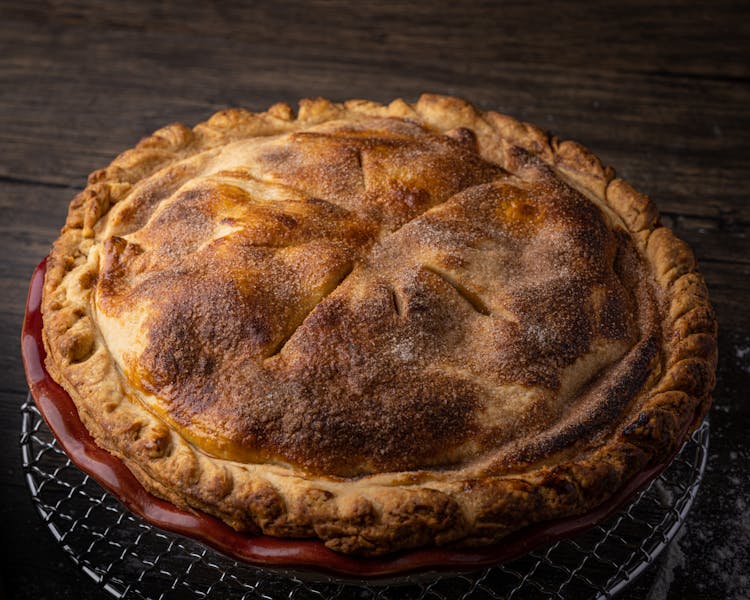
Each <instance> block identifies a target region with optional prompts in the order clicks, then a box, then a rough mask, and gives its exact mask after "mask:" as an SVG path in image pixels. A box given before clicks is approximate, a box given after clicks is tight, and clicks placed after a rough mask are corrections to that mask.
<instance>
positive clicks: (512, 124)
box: [43, 95, 716, 555]
mask: <svg viewBox="0 0 750 600" xmlns="http://www.w3.org/2000/svg"><path fill="white" fill-rule="evenodd" d="M356 115H367V116H379V117H395V118H403V119H411V120H414V121H417V122H419V123H421V124H423V125H424V126H426V127H428V128H431V129H434V130H436V131H440V132H445V131H449V130H453V129H455V128H466V129H470V130H472V131H473V132H474V134H475V135H476V137H477V143H478V144H479V146H480V147H481V148H482V151H483V154H484V156H485V157H488V158H489V159H490V160H492V161H493V162H496V163H498V164H500V165H501V166H503V167H504V168H505V169H507V170H510V171H511V172H513V170H514V169H515V168H516V167H519V168H520V166H522V163H523V162H524V161H525V160H526V159H525V158H524V157H526V156H529V155H530V156H533V157H536V158H537V159H540V160H541V161H543V163H545V164H546V165H548V167H549V168H551V169H553V170H554V171H555V172H556V173H557V174H558V176H559V177H560V178H561V179H563V180H564V181H566V182H567V183H569V184H570V185H572V186H573V187H575V188H576V189H578V190H579V191H580V192H581V193H583V194H584V195H586V196H587V197H589V198H592V199H595V200H596V201H597V202H598V203H599V205H600V206H601V207H602V208H603V209H606V210H608V211H610V212H611V214H612V215H614V216H615V218H617V219H619V221H620V222H621V223H622V224H623V226H624V227H625V228H626V229H627V230H628V231H629V233H630V235H631V237H632V239H633V240H634V243H635V246H636V248H637V250H638V253H639V254H640V255H641V257H642V258H643V259H644V261H645V263H646V264H648V265H649V268H650V275H651V277H652V279H653V284H654V287H655V290H656V296H657V300H658V304H659V308H658V310H659V315H660V319H661V340H660V341H661V343H660V349H659V353H660V354H659V357H658V360H655V361H652V362H651V365H652V368H653V372H652V373H651V375H650V377H649V379H648V380H647V382H646V384H645V385H644V386H643V388H642V391H641V393H640V395H639V396H638V400H637V402H636V403H635V404H634V405H633V406H631V408H629V409H628V412H627V414H626V415H625V417H624V419H623V420H622V422H621V424H620V425H619V426H618V427H617V428H616V430H614V432H613V433H611V434H609V435H608V437H606V438H604V439H602V440H601V443H600V444H599V445H598V447H597V448H596V449H595V450H593V451H586V452H583V453H581V454H580V455H579V456H575V452H573V453H572V454H571V452H570V451H568V452H565V453H560V454H559V456H558V455H553V456H552V457H550V459H549V460H547V461H544V462H543V463H540V464H536V465H532V466H531V467H530V468H529V469H528V470H526V471H522V472H516V473H513V474H512V475H490V474H486V476H483V477H476V476H472V477H471V478H467V477H465V476H464V477H462V473H461V470H460V469H459V470H456V471H455V475H454V476H453V477H451V478H447V479H446V477H445V476H441V477H440V478H439V481H438V480H435V481H432V480H431V478H430V475H429V472H427V473H424V472H420V473H419V476H418V477H417V476H414V477H412V475H410V474H409V473H394V474H392V475H393V476H392V477H390V479H389V478H388V477H384V476H383V475H382V474H381V475H378V476H373V477H372V478H370V477H360V478H356V479H351V480H347V479H346V478H326V477H322V476H321V477H315V476H310V475H306V474H305V473H304V472H301V471H299V472H298V471H295V470H293V469H284V468H281V467H278V466H264V465H262V464H261V465H253V464H247V465H245V464H239V463H234V462H231V461H225V460H221V459H217V458H211V457H209V456H208V455H206V454H204V453H202V452H200V451H198V450H197V449H196V448H194V447H193V446H192V445H191V444H190V443H188V442H187V441H186V440H185V439H183V438H182V437H181V436H180V435H179V434H178V433H176V432H175V431H172V430H170V428H169V427H167V426H166V425H165V424H164V423H163V422H162V421H161V420H160V419H159V418H157V417H156V416H154V415H153V414H152V413H150V412H149V411H147V410H146V409H145V408H144V407H143V406H142V405H141V404H140V403H138V402H136V401H133V400H131V399H129V396H128V395H127V394H126V390H124V389H123V385H122V383H121V378H120V377H121V375H120V373H119V372H118V368H117V367H116V365H115V364H114V361H113V360H112V358H111V356H110V354H109V352H108V350H107V348H106V346H105V344H104V342H103V339H102V337H101V335H100V333H99V332H98V330H97V327H96V324H95V320H94V318H93V315H92V302H91V294H92V288H93V286H94V285H95V279H96V275H97V271H96V265H94V264H92V261H91V260H90V258H89V250H90V249H91V247H92V245H93V244H94V243H95V240H96V235H97V226H98V224H99V223H100V220H101V218H102V217H103V216H104V215H105V214H107V212H108V211H109V210H110V209H111V208H112V207H113V206H115V205H116V204H117V203H118V202H119V201H120V200H122V199H123V198H125V197H126V196H127V195H128V194H129V193H130V192H131V191H132V190H133V188H134V187H135V186H138V184H139V182H141V181H142V180H144V179H145V178H147V177H149V176H150V175H152V174H154V173H156V172H157V171H161V170H164V169H167V168H168V167H170V166H171V165H174V164H176V163H177V162H179V161H181V160H184V159H185V158H188V157H191V156H194V155H197V154H198V153H200V152H205V151H207V150H211V149H212V148H219V147H221V146H222V145H224V144H227V143H229V142H231V141H233V140H238V139H243V138H246V137H255V136H270V135H276V134H280V133H285V132H288V131H291V130H294V129H300V128H302V127H308V126H311V125H314V124H317V123H322V122H325V121H328V120H332V119H339V118H349V117H350V116H356ZM175 177H176V175H175ZM47 265H48V266H47V269H48V270H47V276H46V280H45V286H44V296H43V313H44V331H43V334H44V341H45V346H46V349H47V352H48V358H47V368H48V370H49V372H50V374H51V375H52V376H53V377H54V378H55V379H56V380H57V381H58V382H59V383H60V384H61V385H62V386H63V387H64V388H65V389H66V390H67V391H68V393H69V394H70V395H71V397H72V398H73V401H74V402H75V404H76V406H77V407H78V410H79V414H80V416H81V419H82V421H83V422H84V424H85V425H86V427H87V428H88V429H89V430H90V431H91V433H92V435H93V436H94V438H95V439H96V441H97V443H98V444H99V445H101V446H102V447H103V448H105V449H106V450H108V451H110V452H111V453H112V454H114V455H116V456H118V457H120V458H122V459H123V460H124V461H125V463H126V464H127V465H128V467H129V468H130V469H131V470H132V471H133V472H134V474H135V475H136V477H137V478H138V479H139V480H140V481H141V482H142V484H143V485H144V486H145V487H146V488H147V489H148V490H149V491H151V492H152V493H154V494H156V495H158V496H161V497H163V498H166V499H168V500H170V501H171V502H173V503H174V504H176V505H177V506H180V507H183V508H190V509H200V510H204V511H206V512H209V513H211V514H213V515H216V516H217V517H219V518H221V519H223V520H225V521H226V522H228V523H229V524H230V525H231V526H233V527H235V528H236V529H238V530H241V531H248V532H251V533H261V532H262V533H266V534H269V535H277V536H292V537H319V538H321V539H322V540H324V541H325V543H326V545H327V546H328V547H330V548H332V549H334V550H337V551H340V552H345V553H355V554H363V555H378V554H383V553H386V552H390V551H393V550H396V549H401V548H413V547H419V546H425V545H434V544H437V545H443V544H448V543H452V542H459V543H462V544H469V545H470V544H486V543H491V542H494V541H497V540H499V539H500V538H502V537H503V536H505V535H507V534H508V533H510V532H512V531H515V530H517V529H519V528H521V527H523V526H524V525H526V524H529V523H534V522H538V521H542V520H547V519H552V518H556V517H562V516H567V515H571V514H577V513H582V512H585V511H586V510H588V509H590V508H592V507H594V506H596V505H598V504H600V503H601V502H603V501H604V500H606V499H607V498H608V497H610V496H611V494H612V493H613V492H614V491H615V490H617V489H618V488H619V487H621V486H622V485H623V483H625V482H626V481H627V480H628V479H630V478H632V477H633V476H634V475H635V474H636V473H637V472H639V471H640V470H642V469H643V468H644V467H646V466H647V465H649V464H651V463H658V462H660V461H661V460H663V457H665V456H668V455H669V454H670V452H672V451H674V450H675V449H676V448H677V447H678V446H679V445H680V444H681V443H682V441H683V440H684V438H685V435H686V432H689V431H691V430H692V429H693V428H694V427H695V426H696V425H697V424H698V423H699V422H700V420H701V419H702V417H703V416H704V415H705V413H706V412H707V410H708V408H709V406H710V393H711V390H712V388H713V385H714V373H715V366H716V321H715V318H714V315H713V310H712V307H711V304H710V302H709V299H708V293H707V290H706V286H705V283H704V281H703V279H702V277H701V275H700V274H699V272H698V269H697V265H696V262H695V259H694V257H693V254H692V252H691V251H690V249H689V248H688V246H687V245H686V244H685V243H683V242H682V241H680V240H679V239H677V238H676V237H675V236H674V234H673V233H672V232H671V231H670V230H669V229H667V228H665V227H663V226H661V225H660V223H659V215H658V212H657V210H656V208H655V207H654V205H653V203H652V202H651V201H650V200H649V199H648V198H647V197H646V196H644V195H642V194H640V193H638V192H637V191H635V190H634V189H633V188H632V187H631V186H630V185H629V184H628V183H626V182H624V181H622V180H621V179H617V178H615V176H614V172H613V171H612V169H610V168H609V167H604V166H603V165H602V164H601V162H600V161H599V159H598V158H596V157H595V156H594V155H593V154H592V153H591V152H589V151H588V150H586V149H585V148H583V147H582V146H580V145H579V144H577V143H575V142H559V141H558V140H556V139H554V138H550V137H549V136H548V135H547V134H545V133H544V132H542V131H541V130H539V129H538V128H536V127H534V126H533V125H529V124H526V123H522V122H519V121H517V120H515V119H513V118H511V117H508V116H505V115H501V114H498V113H495V112H480V111H478V110H477V109H475V108H474V107H473V106H472V105H470V104H469V103H467V102H465V101H462V100H459V99H457V98H451V97H446V96H436V95H424V96H422V97H421V98H420V99H419V101H418V102H417V103H415V104H409V103H407V102H404V101H403V100H396V101H394V102H392V103H391V104H389V105H387V106H384V105H380V104H377V103H374V102H369V101H363V100H351V101H348V102H346V103H343V104H333V103H331V102H329V101H327V100H323V99H312V100H303V101H302V102H301V103H300V107H299V111H298V114H297V116H296V117H295V115H294V113H293V111H292V109H291V108H290V107H289V106H287V105H285V104H277V105H275V106H273V107H271V108H270V109H269V110H268V111H267V112H265V113H261V114H257V113H250V112H247V111H244V110H226V111H222V112H220V113H217V114H216V115H214V116H213V117H211V118H210V119H209V120H208V121H207V122H205V123H202V124H200V125H197V126H196V127H194V128H193V129H189V128H187V127H184V126H183V125H179V124H175V125H170V126H168V127H165V128H163V129H160V130H158V131H157V132H155V133H154V134H153V135H152V136H150V137H148V138H145V139H144V140H142V141H141V142H140V143H139V144H138V145H137V146H136V147H135V148H134V149H132V150H128V151H127V152H125V153H123V154H121V155H120V156H119V157H117V158H116V159H115V160H114V161H113V162H112V164H110V165H109V167H107V168H106V169H103V170H100V171H96V172H94V173H93V174H92V175H91V176H90V177H89V184H88V186H87V187H86V188H85V189H84V190H83V191H82V192H81V193H80V194H78V195H77V196H76V197H75V198H74V199H73V201H72V202H71V205H70V210H69V213H68V218H67V221H66V224H65V227H64V229H63V230H62V234H61V236H60V238H59V239H58V240H57V241H56V242H55V245H54V248H53V250H52V252H51V254H50V257H49V259H48V263H47Z"/></svg>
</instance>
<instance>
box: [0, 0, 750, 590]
mask: <svg viewBox="0 0 750 600" xmlns="http://www.w3.org/2000/svg"><path fill="white" fill-rule="evenodd" d="M422 91H432V92H439V93H448V94H455V95H459V96H463V97H465V98H467V99H469V100H471V101H472V102H474V103H476V104H477V105H479V106H480V107H482V108H493V109H497V110H500V111H502V112H507V113H508V114H511V115H514V116H516V117H519V118H522V119H525V120H528V121H531V122H534V123H536V124H538V125H540V126H541V127H543V128H545V129H549V130H551V131H552V132H553V133H555V134H556V135H558V136H559V137H561V138H563V139H575V140H577V141H579V142H581V143H583V144H584V145H586V146H588V147H589V148H591V149H592V150H593V151H595V152H596V153H597V154H598V155H599V156H600V157H601V158H602V159H603V160H604V161H605V162H607V163H608V164H611V165H614V166H615V167H616V168H617V171H618V173H619V174H620V175H621V176H623V177H625V178H626V179H628V180H629V181H630V182H631V183H633V184H634V185H635V186H636V187H637V188H638V189H640V190H641V191H644V192H645V193H647V194H649V195H650V196H651V197H652V198H654V199H655V200H656V202H657V204H658V205H659V207H660V208H661V209H662V212H663V214H664V215H665V220H666V221H667V222H668V223H669V224H671V226H672V227H674V229H675V230H676V231H677V232H678V234H679V235H680V236H681V237H683V238H684V239H685V240H687V241H688V242H689V243H690V244H691V245H692V246H693V248H694V249H695V252H696V254H697V256H698V258H699V260H700V263H701V265H702V269H703V271H704V274H705V276H706V279H707V281H708V283H709V286H710V289H711V293H712V298H713V300H714V303H715V306H716V310H717V313H718V316H719V320H720V325H721V339H720V352H721V359H720V367H719V384H718V387H717V391H716V394H715V396H716V402H715V403H716V406H715V408H714V410H713V411H712V435H713V439H712V451H711V462H710V466H709V471H708V473H707V477H706V481H705V485H704V486H703V489H702V491H701V494H700V496H699V498H698V501H697V504H696V506H695V508H694V510H693V512H692V514H691V516H690V519H689V520H688V523H687V525H686V528H685V534H684V535H683V536H682V538H681V540H680V543H679V547H677V549H676V550H673V551H672V554H671V555H670V557H669V559H668V560H663V561H661V563H660V564H659V565H657V566H656V567H655V568H653V569H651V570H650V571H649V573H648V574H647V576H646V577H645V578H644V579H643V580H642V581H641V582H639V583H638V584H636V586H634V587H633V588H632V589H631V590H630V592H629V593H628V594H626V597H632V598H640V597H644V596H646V595H648V594H651V596H650V597H651V598H663V597H668V598H680V599H682V598H705V597H715V598H724V597H730V598H743V597H747V596H748V595H750V581H749V580H748V573H749V572H750V557H749V555H750V520H748V516H747V513H746V505H745V503H746V502H747V501H748V500H747V499H748V497H750V483H749V482H748V477H747V474H746V470H747V466H748V460H749V459H750V440H749V438H748V435H747V431H748V430H750V409H749V408H748V402H747V400H746V398H747V394H748V388H750V310H748V306H747V304H748V301H749V300H750V243H749V242H748V234H749V233H750V201H749V200H748V198H749V197H750V183H749V181H750V153H749V152H748V150H747V148H746V145H747V138H748V132H750V127H749V126H750V110H749V109H748V106H749V105H750V10H748V5H747V3H746V2H730V1H721V2H714V3H697V2H696V3H686V2H653V1H650V2H645V1H633V2H622V3H612V2H592V1H590V0H589V1H585V2H584V1H576V2H566V3H541V2H540V3H530V2H515V3H509V2H473V3H467V2H425V3H411V2H409V3H407V2H371V3H357V2H351V1H347V2H344V1H341V0H331V1H326V2H322V1H316V2H289V1H277V2H258V3H252V4H249V3H247V4H245V3H238V4H235V3H228V2H215V3H197V4H193V3H177V2H175V3H170V2H160V3H155V2H146V1H144V0H138V1H131V2H126V3H120V2H91V1H88V2H86V1H79V2H65V1H50V2H30V1H27V2H16V1H5V0H0V211H1V213H0V214H1V216H2V218H1V219H0V255H2V264H1V266H0V289H2V290H3V293H2V294H1V295H0V306H1V307H2V329H1V330H0V335H2V339H1V340H0V369H1V370H2V373H3V382H2V385H1V386H0V457H1V458H0V460H2V469H0V486H2V488H1V489H2V497H1V499H0V523H2V524H3V525H2V534H1V535H2V544H0V547H2V552H3V560H2V563H0V577H1V580H2V584H3V586H4V588H5V591H6V593H7V595H8V596H9V597H13V598H16V597H17V598H40V597H42V598H45V597H51V596H53V595H54V596H55V597H59V598H68V597H69V598H99V597H105V595H104V592H101V591H99V590H97V588H96V587H95V586H94V585H93V583H91V582H90V581H89V580H88V579H87V577H86V576H85V575H83V574H82V573H80V572H79V571H78V570H77V568H75V567H73V565H72V563H70V562H69V560H68V559H67V558H66V557H65V556H64V554H63V553H62V551H61V550H60V549H59V548H58V547H57V545H56V544H55V543H54V542H53V540H52V538H51V536H50V535H49V534H48V533H47V531H46V529H45V527H44V525H43V524H42V523H41V522H40V520H39V518H38V517H37V515H36V513H35V512H34V510H33V507H32V505H31V502H30V500H29V496H28V492H27V490H26V487H25V483H24V481H23V476H22V473H21V469H20V452H19V448H18V435H19V429H20V416H19V410H18V409H19V406H20V404H21V402H22V401H23V399H24V397H25V383H24V378H23V372H22V367H21V363H20V357H19V342H18V333H19V329H20V322H21V315H22V308H23V303H24V298H25V293H26V286H27V283H28V278H29V276H30V274H31V271H32V270H33V267H34V265H35V264H36V263H37V262H38V261H39V259H40V258H41V257H43V256H44V255H45V254H46V252H47V250H48V248H49V245H50V243H51V242H52V240H53V239H54V238H55V237H56V235H57V232H58V230H59V228H60V226H61V224H62V222H63V220H64V215H65V212H66V208H67V203H68V202H69V200H70V198H71V197H72V196H73V195H74V193H75V192H76V190H78V189H80V188H81V187H82V186H83V185H84V182H85V178H86V175H87V174H88V173H89V172H90V171H92V170H94V169H97V168H99V167H102V166H104V165H106V164H107V163H108V162H109V161H110V160H111V159H112V158H113V157H114V156H116V155H117V154H118V153H119V152H120V151H122V150H124V149H126V148H128V147H131V146H132V145H134V144H135V143H136V142H137V141H138V139H139V138H140V137H142V136H144V135H146V134H148V133H149V132H151V131H152V130H154V129H156V128H158V127H160V126H162V125H164V124H166V123H169V122H173V121H182V122H185V123H188V124H191V125H193V124H195V123H197V122H199V121H201V120H204V119H206V118H207V117H208V116H210V115H211V114H212V113H213V112H214V111H216V110H219V109H222V108H225V107H228V106H243V107H246V108H249V109H253V110H260V109H264V108H265V107H267V106H269V105H270V104H272V103H274V102H276V101H279V100H285V101H288V102H290V103H294V102H296V100H297V99H299V98H301V97H306V96H318V95H320V96H327V97H330V98H332V99H335V100H343V99H346V98H351V97H361V98H370V99H374V100H380V101H388V100H390V99H393V98H395V97H404V98H406V99H409V100H414V99H416V97H417V96H418V95H419V93H420V92H422ZM670 574H671V575H672V576H673V581H672V582H671V586H670V585H668V582H669V577H670ZM743 577H744V579H743Z"/></svg>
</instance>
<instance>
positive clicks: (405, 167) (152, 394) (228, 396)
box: [43, 95, 716, 555]
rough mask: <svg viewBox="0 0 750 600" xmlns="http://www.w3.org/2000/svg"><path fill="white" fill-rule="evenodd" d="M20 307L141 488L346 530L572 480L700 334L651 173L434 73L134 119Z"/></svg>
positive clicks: (686, 263) (610, 478)
mask: <svg viewBox="0 0 750 600" xmlns="http://www.w3.org/2000/svg"><path fill="white" fill-rule="evenodd" d="M43 313H44V331H43V333H44V340H45V346H46V349H47V352H48V358H47V368H48V370H49V372H50V373H51V374H52V376H53V377H54V378H55V379H56V380H57V381H58V382H59V383H60V384H61V385H62V386H63V387H64V388H65V389H66V391H68V393H69V394H70V395H71V397H72V398H73V401H74V402H75V404H76V406H77V407H78V410H79V414H80V416H81V419H82V421H83V422H84V424H85V425H86V427H87V428H88V429H89V430H90V431H91V433H92V435H93V436H94V438H95V439H96V441H97V443H98V444H99V445H101V446H102V447H103V448H105V449H106V450H108V451H110V452H111V453H113V454H114V455H116V456H118V457H120V458H121V459H123V460H124V461H125V463H126V464H127V465H128V467H129V468H130V469H131V470H132V471H133V473H134V474H135V475H136V476H137V477H138V479H139V480H140V481H141V482H142V483H143V485H144V486H145V487H146V488H147V489H148V490H149V491H151V492H152V493H154V494H156V495H158V496H161V497H164V498H166V499H168V500H170V501H172V502H173V503H175V504H176V505H178V506H180V507H184V508H191V509H198V510H203V511H206V512H208V513H210V514H213V515H215V516H217V517H219V518H221V519H223V520H224V521H226V522H227V523H229V524H230V525H231V526H232V527H234V528H236V529H238V530H240V531H248V532H251V533H260V532H262V533H266V534H269V535H276V536H288V537H316V536H317V537H319V538H321V539H322V540H324V541H325V543H326V545H327V546H328V547H330V548H332V549H334V550H337V551H340V552H345V553H358V554H364V555H378V554H383V553H386V552H390V551H393V550H397V549H402V548H414V547H419V546H425V545H443V544H448V543H461V544H467V545H477V544H487V543H492V542H494V541H497V540H499V539H501V538H502V537H503V536H505V535H507V534H508V533H510V532H512V531H515V530H517V529H519V528H521V527H523V526H525V525H528V524H530V523H534V522H538V521H542V520H547V519H552V518H557V517H563V516H568V515H572V514H578V513H582V512H585V511H586V510H589V509H590V508H592V507H594V506H596V505H598V504H600V503H601V502H603V501H604V500H606V499H607V498H608V497H609V496H610V495H611V494H612V493H613V492H614V491H615V490H616V489H618V488H619V487H620V486H621V485H622V484H623V483H624V482H625V481H627V480H628V479H629V478H631V477H632V476H633V475H634V474H635V473H637V472H638V471H639V470H642V469H643V468H645V467H646V466H648V465H649V464H653V463H656V462H659V461H660V460H661V459H663V457H665V456H668V455H669V454H670V452H672V451H673V450H674V449H675V448H676V447H677V446H678V445H679V444H681V443H682V441H683V439H684V435H685V433H686V431H688V430H690V428H691V427H693V426H695V425H696V424H697V423H698V422H699V421H700V419H701V418H702V416H703V415H704V414H705V412H706V411H707V410H708V407H709V405H710V392H711V389H712V387H713V383H714V371H715V363H716V323H715V319H714V317H713V312H712V309H711V305H710V303H709V300H708V295H707V292H706V288H705V284H704V282H703V279H702V278H701V276H700V274H699V273H698V271H697V266H696V264H695V260H694V258H693V255H692V253H691V252H690V250H689V248H688V247H687V246H686V245H685V244H684V243H683V242H681V241H680V240H678V239H677V238H676V237H675V236H674V235H673V234H672V232H671V231H670V230H669V229H667V228H665V227H663V226H661V224H660V223H659V219H658V213H657V211H656V209H655V208H654V206H653V204H652V203H651V202H650V200H648V198H646V197H645V196H643V195H641V194H639V193H638V192H636V191H635V190H633V188H632V187H630V186H629V185H628V184H627V183H626V182H624V181H622V180H620V179H616V178H615V176H614V172H613V171H612V169H610V168H605V167H603V166H602V165H601V163H600V161H599V160H598V159H597V158H596V157H595V156H593V155H592V154H591V153H590V152H588V151H587V150H586V149H584V148H583V147H581V146H580V145H578V144H576V143H575V142H559V141H558V140H557V139H555V138H549V137H548V136H547V135H545V134H544V133H542V132H541V131H540V130H538V129H537V128H535V127H534V126H531V125H528V124H525V123H520V122H518V121H516V120H514V119H512V118H510V117H507V116H504V115H500V114H498V113H494V112H480V111H477V110H476V109H475V108H474V107H472V106H471V105H470V104H468V103H466V102H464V101H462V100H459V99H457V98H451V97H445V96H435V95H424V96H422V97H421V98H420V100H419V101H418V102H417V103H415V104H408V103H406V102H404V101H401V100H396V101H394V102H392V103H391V104H389V105H387V106H383V105H379V104H376V103H372V102H366V101H349V102H345V103H343V104H334V103H331V102H328V101H326V100H322V99H318V100H304V101H302V102H301V103H300V108H299V112H298V114H297V115H296V116H295V115H294V114H293V112H292V110H291V108H290V107H289V106H287V105H283V104H279V105H275V106H273V107H271V109H269V110H268V111H267V112H266V113H260V114H256V113H249V112H246V111H243V110H229V111H223V112H220V113H217V114H216V115H214V116H213V117H212V118H211V119H210V120H209V121H207V122H206V123H202V124H200V125H198V126H196V127H195V128H193V129H188V128H186V127H184V126H182V125H171V126H169V127H166V128H164V129H161V130H159V131H157V132H156V133H154V134H153V135H152V136H151V137H149V138H146V139H144V140H142V141H141V143H139V144H138V146H137V147H136V148H135V149H133V150H129V151H127V152H125V153H124V154H122V155H120V156H119V157H118V158H117V159H115V161H114V162H113V163H112V164H111V165H110V166H109V167H107V168H106V169H103V170H101V171H97V172H95V173H93V174H92V175H91V176H90V178H89V185H88V187H87V188H86V189H85V190H84V191H83V192H81V193H80V194H79V195H78V196H76V198H75V199H74V200H73V201H72V203H71V207H70V211H69V214H68V219H67V222H66V225H65V227H64V229H63V231H62V233H61V236H60V238H59V239H58V240H57V242H56V243H55V245H54V248H53V251H52V253H51V254H50V257H49V259H48V271H47V276H46V280H45V288H44V297H43Z"/></svg>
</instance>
